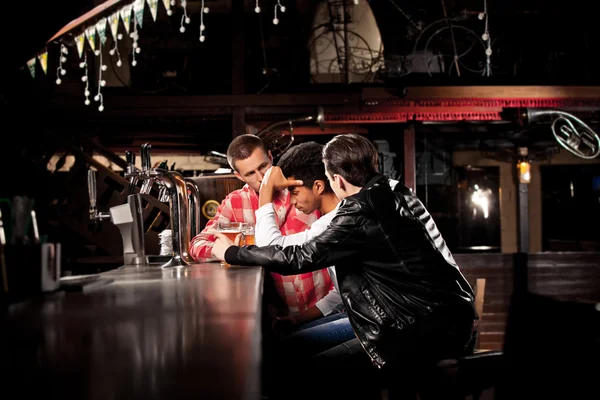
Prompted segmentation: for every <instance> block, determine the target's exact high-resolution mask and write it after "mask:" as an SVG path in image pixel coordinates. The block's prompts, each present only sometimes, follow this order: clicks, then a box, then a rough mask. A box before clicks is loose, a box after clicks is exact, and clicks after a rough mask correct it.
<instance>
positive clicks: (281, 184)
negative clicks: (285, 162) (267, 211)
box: [259, 167, 304, 207]
mask: <svg viewBox="0 0 600 400" xmlns="http://www.w3.org/2000/svg"><path fill="white" fill-rule="evenodd" d="M303 184H304V182H302V181H300V180H297V179H287V178H286V177H285V176H284V175H283V172H282V171H281V168H280V167H271V168H269V169H268V170H267V172H266V173H265V176H264V177H263V180H262V182H261V184H260V190H259V198H260V202H259V206H260V207H262V206H264V205H265V204H269V203H272V202H273V196H274V194H275V191H276V190H281V189H286V188H288V187H290V186H302V185H303Z"/></svg>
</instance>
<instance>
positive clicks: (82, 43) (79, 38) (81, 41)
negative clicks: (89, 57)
mask: <svg viewBox="0 0 600 400" xmlns="http://www.w3.org/2000/svg"><path fill="white" fill-rule="evenodd" d="M75 44H76V45H77V53H79V58H81V57H82V56H83V48H84V46H85V33H82V34H81V35H79V36H76V37H75Z"/></svg>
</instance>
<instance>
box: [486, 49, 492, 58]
mask: <svg viewBox="0 0 600 400" xmlns="http://www.w3.org/2000/svg"><path fill="white" fill-rule="evenodd" d="M485 54H486V55H488V56H491V55H492V49H491V48H489V47H488V48H487V49H485Z"/></svg>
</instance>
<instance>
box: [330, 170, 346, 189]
mask: <svg viewBox="0 0 600 400" xmlns="http://www.w3.org/2000/svg"><path fill="white" fill-rule="evenodd" d="M333 179H334V180H335V184H336V185H338V186H339V188H340V189H341V190H346V180H345V179H344V178H342V177H341V176H340V175H338V174H335V175H333Z"/></svg>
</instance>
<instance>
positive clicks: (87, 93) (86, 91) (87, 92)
mask: <svg viewBox="0 0 600 400" xmlns="http://www.w3.org/2000/svg"><path fill="white" fill-rule="evenodd" d="M83 94H85V97H88V96H89V95H90V91H89V90H87V89H85V92H84V93H83Z"/></svg>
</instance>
